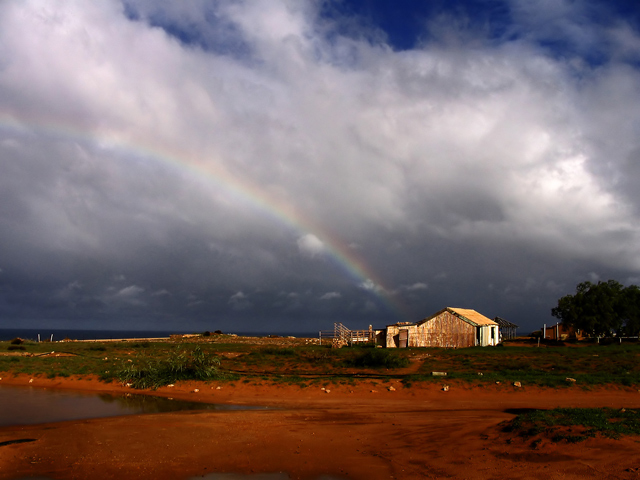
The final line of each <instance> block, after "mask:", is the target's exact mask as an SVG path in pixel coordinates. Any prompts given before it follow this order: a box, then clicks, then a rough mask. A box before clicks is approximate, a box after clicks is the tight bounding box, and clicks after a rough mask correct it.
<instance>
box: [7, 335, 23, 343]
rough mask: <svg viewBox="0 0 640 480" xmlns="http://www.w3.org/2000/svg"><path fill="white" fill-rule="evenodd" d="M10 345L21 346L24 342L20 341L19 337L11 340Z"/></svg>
mask: <svg viewBox="0 0 640 480" xmlns="http://www.w3.org/2000/svg"><path fill="white" fill-rule="evenodd" d="M9 343H11V345H22V344H23V343H24V340H23V339H21V338H20V337H16V338H14V339H13V340H11V342H9Z"/></svg>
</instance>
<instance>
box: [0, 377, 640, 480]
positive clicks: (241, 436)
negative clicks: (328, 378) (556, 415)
mask: <svg viewBox="0 0 640 480" xmlns="http://www.w3.org/2000/svg"><path fill="white" fill-rule="evenodd" d="M29 379H30V377H26V376H18V377H10V378H4V379H3V380H2V381H1V382H2V384H12V385H27V384H29V383H28V382H29ZM30 385H31V386H41V387H49V388H52V387H53V388H65V389H74V390H84V391H111V392H131V390H130V389H127V388H124V387H122V386H120V385H115V384H110V385H107V384H104V383H101V382H99V381H97V380H86V379H85V380H78V379H63V380H61V379H52V380H50V379H44V378H38V377H36V378H35V379H34V381H33V382H32V383H31V384H30ZM450 385H451V388H450V389H449V391H447V392H444V391H442V390H441V389H440V388H439V386H437V385H424V386H419V385H418V386H416V385H414V386H413V387H411V388H403V387H402V385H401V384H400V383H399V382H396V381H390V382H378V383H372V382H362V383H360V384H358V385H357V386H338V387H335V386H334V387H330V389H331V391H330V392H329V393H326V391H323V390H321V389H320V388H319V387H308V388H300V387H298V386H273V385H272V386H255V385H242V384H236V385H235V386H230V385H228V384H221V386H222V388H221V389H219V390H218V389H216V387H217V384H215V383H211V384H204V383H200V384H198V383H181V384H178V385H176V386H175V387H174V388H168V387H165V388H162V389H160V390H158V391H157V392H149V393H153V394H158V395H164V396H171V397H174V398H182V399H189V400H198V401H205V402H214V403H235V404H250V405H267V406H273V407H278V408H277V409H274V410H259V411H221V412H211V411H209V412H182V413H163V414H149V415H138V416H125V417H112V418H103V419H92V420H80V421H69V422H61V423H52V424H45V425H35V426H21V427H3V428H0V445H2V446H0V478H2V479H16V478H25V477H36V476H45V477H47V478H53V479H86V478H91V479H110V478H113V479H115V478H118V479H120V478H126V479H143V478H144V479H189V478H192V477H198V476H203V475H207V474H210V473H222V472H233V473H240V474H251V473H274V472H286V473H288V474H289V476H290V477H291V478H292V479H319V478H321V477H322V475H330V476H331V478H345V479H363V480H364V479H419V478H460V479H507V478H508V479H560V478H562V479H583V478H597V479H638V478H640V437H625V438H622V439H621V440H609V439H604V438H593V439H589V440H586V441H584V442H582V443H578V444H567V443H558V444H554V443H551V442H545V441H543V442H542V443H540V444H539V445H538V446H537V447H536V448H532V447H531V446H530V442H524V441H522V440H520V439H511V437H512V435H511V434H507V433H504V432H502V430H501V427H500V425H499V424H500V423H501V422H503V421H505V420H509V419H511V418H513V416H514V415H513V414H512V413H508V412H507V410H510V409H520V408H554V407H558V406H564V407H604V406H607V407H614V408H622V407H625V408H640V393H639V392H638V391H637V390H631V389H617V388H608V389H598V390H590V391H586V390H582V389H580V388H579V387H577V386H573V387H570V388H566V389H561V390H553V389H540V388H529V387H527V386H526V385H525V386H524V387H523V388H519V389H518V388H515V387H513V386H507V385H499V386H498V385H497V386H490V387H477V386H476V387H468V386H465V385H463V384H455V383H452V384H450ZM390 386H393V387H394V388H395V389H396V390H394V391H391V390H389V388H388V387H390ZM196 388H197V389H199V392H194V389H196ZM136 393H138V392H136ZM26 438H30V439H35V441H33V442H28V443H13V444H4V445H3V442H9V441H11V440H19V439H26Z"/></svg>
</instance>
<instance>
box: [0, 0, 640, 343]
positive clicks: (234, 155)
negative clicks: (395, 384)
mask: <svg viewBox="0 0 640 480" xmlns="http://www.w3.org/2000/svg"><path fill="white" fill-rule="evenodd" d="M639 187H640V7H639V6H638V5H637V2H635V1H628V2H625V1H586V0H530V1H527V2H523V1H520V0H468V1H466V0H456V1H451V0H446V1H445V0H437V1H417V0H393V1H392V0H308V1H304V0H270V1H268V2H267V1H263V0H234V1H232V0H217V1H213V0H187V1H182V2H172V1H171V2H170V1H166V2H165V1H157V0H96V1H92V2H86V1H84V0H75V1H74V0H62V1H60V2H55V3H54V2H50V1H48V0H5V1H3V2H0V328H45V327H50V328H75V329H102V330H106V329H118V330H121V329H135V330H145V329H147V330H176V331H205V330H209V331H213V330H222V331H225V332H252V331H255V332H273V333H278V332H315V331H318V330H326V329H331V328H333V323H334V322H341V323H343V324H345V325H346V326H347V327H349V328H353V329H356V328H367V327H368V326H369V325H373V326H374V327H375V328H380V327H384V326H385V325H388V324H392V323H395V322H399V321H418V320H420V319H422V318H425V317H427V316H429V315H431V314H433V313H435V312H437V311H439V310H441V309H443V308H445V307H461V308H471V309H475V310H477V311H478V312H480V313H482V314H484V315H485V316H487V317H489V318H494V317H495V316H500V317H502V318H505V319H507V320H510V321H512V322H514V323H516V324H518V325H520V329H519V333H528V332H530V331H532V330H536V329H538V328H540V327H541V326H542V324H543V323H547V324H551V323H554V322H555V319H554V318H553V317H551V309H552V308H553V307H554V306H556V304H557V300H558V299H559V298H560V297H562V296H564V295H567V294H571V293H573V292H575V287H576V285H577V284H578V283H580V282H583V281H586V280H589V281H592V282H596V281H598V280H608V279H615V280H618V281H620V282H621V283H623V284H625V285H630V284H638V283H640V221H639V220H640V188H639Z"/></svg>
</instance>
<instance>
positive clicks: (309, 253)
mask: <svg viewBox="0 0 640 480" xmlns="http://www.w3.org/2000/svg"><path fill="white" fill-rule="evenodd" d="M297 243H298V250H299V251H300V254H301V255H303V256H305V257H310V258H314V257H317V256H319V255H322V253H324V243H322V241H321V240H320V239H319V238H318V237H316V236H315V235H313V234H311V233H307V234H306V235H303V236H301V237H300V238H298V240H297Z"/></svg>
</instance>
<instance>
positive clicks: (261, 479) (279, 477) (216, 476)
mask: <svg viewBox="0 0 640 480" xmlns="http://www.w3.org/2000/svg"><path fill="white" fill-rule="evenodd" d="M189 480H291V477H290V476H289V475H287V474H286V473H253V474H251V475H241V474H239V473H209V474H208V475H205V476H203V477H191V478H190V479H189ZM314 480H342V478H340V477H333V476H330V475H320V476H319V477H316V478H315V479H314Z"/></svg>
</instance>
